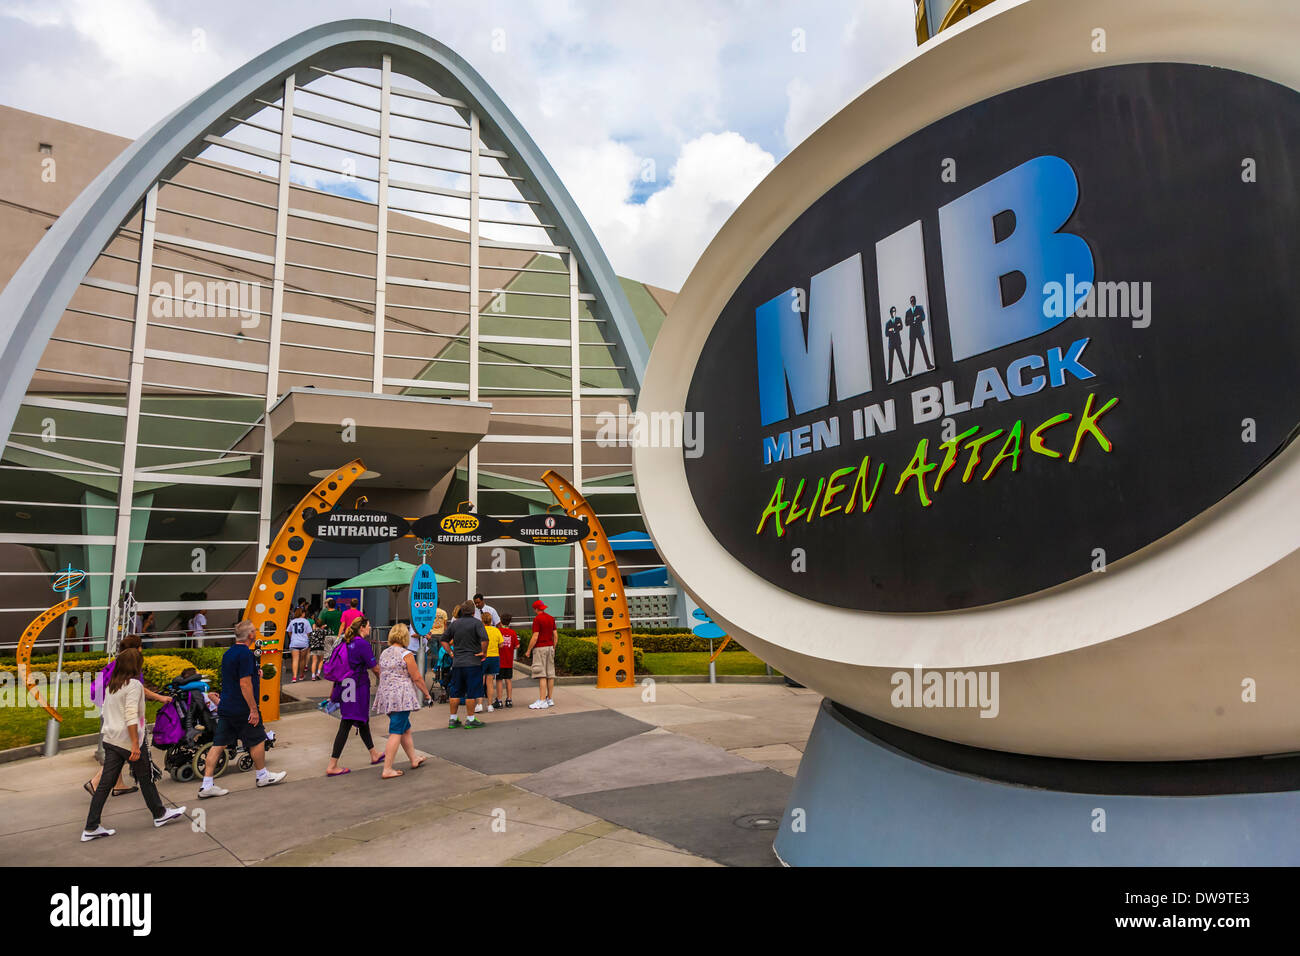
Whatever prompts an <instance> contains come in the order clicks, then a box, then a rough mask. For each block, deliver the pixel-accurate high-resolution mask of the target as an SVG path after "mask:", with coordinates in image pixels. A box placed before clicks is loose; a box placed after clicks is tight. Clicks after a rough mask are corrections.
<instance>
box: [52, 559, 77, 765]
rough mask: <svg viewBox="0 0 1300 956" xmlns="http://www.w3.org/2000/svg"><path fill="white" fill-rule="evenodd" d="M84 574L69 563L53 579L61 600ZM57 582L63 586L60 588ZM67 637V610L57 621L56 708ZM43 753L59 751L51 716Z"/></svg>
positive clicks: (60, 695)
mask: <svg viewBox="0 0 1300 956" xmlns="http://www.w3.org/2000/svg"><path fill="white" fill-rule="evenodd" d="M84 577H85V575H84V574H83V573H82V572H81V571H74V570H73V568H72V565H71V564H69V565H68V566H67V567H66V568H64V569H63V570H62V571H61V572H59V575H58V577H56V578H55V580H54V591H55V592H58V591H62V592H63V600H64V601H65V602H66V601H67V600H68V598H70V597H71V596H72V589H73V588H74V587H76V586H77V585H79V584H80V583H81V580H82V578H84ZM59 584H62V585H63V587H62V588H60V587H59ZM67 638H68V612H67V611H66V610H65V611H64V612H63V617H62V619H61V620H60V621H59V656H58V663H57V664H56V665H55V668H54V694H53V695H52V696H53V698H54V703H53V705H52V706H53V707H54V709H55V710H58V709H59V708H60V707H62V706H63V650H64V645H65V644H66V643H67ZM43 752H44V754H45V756H47V757H53V756H54V755H55V754H57V753H58V752H59V722H58V721H57V720H55V719H54V718H53V717H51V718H50V719H49V720H47V721H46V722H45V749H44V751H43Z"/></svg>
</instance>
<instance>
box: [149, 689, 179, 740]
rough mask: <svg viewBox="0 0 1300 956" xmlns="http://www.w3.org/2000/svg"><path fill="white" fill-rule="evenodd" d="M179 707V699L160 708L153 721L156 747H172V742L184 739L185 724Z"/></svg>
mask: <svg viewBox="0 0 1300 956" xmlns="http://www.w3.org/2000/svg"><path fill="white" fill-rule="evenodd" d="M179 708H180V701H179V700H176V701H173V702H172V703H170V704H167V705H165V706H163V707H160V708H158V713H157V715H156V716H155V717H154V722H153V745H154V746H155V747H163V748H166V747H170V746H171V745H172V744H177V743H180V742H181V740H183V739H184V737H185V725H184V723H183V722H182V721H181V716H180V713H179V712H178V710H179Z"/></svg>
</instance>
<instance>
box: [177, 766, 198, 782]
mask: <svg viewBox="0 0 1300 956" xmlns="http://www.w3.org/2000/svg"><path fill="white" fill-rule="evenodd" d="M172 779H173V780H175V781H176V782H177V783H189V782H190V781H191V780H193V779H194V767H193V766H191V765H190V764H187V763H183V764H181V765H180V766H179V767H173V768H172Z"/></svg>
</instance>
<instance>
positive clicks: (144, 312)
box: [104, 183, 158, 652]
mask: <svg viewBox="0 0 1300 956" xmlns="http://www.w3.org/2000/svg"><path fill="white" fill-rule="evenodd" d="M141 218H142V222H141V226H140V263H139V268H138V271H137V273H136V289H135V324H134V326H133V328H132V333H131V371H130V382H129V384H128V385H127V393H126V432H125V434H124V435H123V441H122V478H121V481H120V482H119V484H118V492H117V533H116V535H115V537H114V541H113V577H112V578H111V580H110V584H109V591H108V593H109V600H110V602H111V603H110V605H109V606H110V610H109V613H108V629H107V630H106V631H105V638H104V640H105V647H104V649H105V650H107V651H110V652H111V651H113V650H115V649H116V648H113V647H109V646H108V645H109V642H110V641H111V640H112V637H111V635H113V634H114V633H116V629H117V623H118V622H117V615H118V613H119V611H118V603H117V595H118V592H119V591H121V589H122V582H123V581H125V580H126V567H127V559H128V557H129V556H130V552H131V506H132V503H133V502H134V500H135V456H136V448H137V447H138V445H139V441H140V407H141V403H142V395H143V392H144V348H145V337H146V334H147V333H148V330H149V289H150V287H151V286H152V285H153V245H154V233H155V231H156V227H157V218H158V184H157V183H155V184H154V185H153V186H151V187H149V191H148V192H147V193H145V197H144V208H143V210H142V213H141ZM126 624H127V627H129V626H130V622H129V621H128V622H126ZM123 633H125V629H124V630H123Z"/></svg>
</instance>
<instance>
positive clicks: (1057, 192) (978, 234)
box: [755, 156, 1094, 462]
mask: <svg viewBox="0 0 1300 956" xmlns="http://www.w3.org/2000/svg"><path fill="white" fill-rule="evenodd" d="M1078 198H1079V184H1078V180H1077V179H1076V177H1075V174H1074V170H1073V169H1072V168H1071V167H1070V164H1069V163H1067V162H1066V161H1065V160H1063V159H1061V158H1060V157H1057V156H1039V157H1037V158H1035V159H1031V160H1029V161H1028V162H1026V163H1023V164H1021V165H1019V166H1017V167H1015V168H1014V169H1011V170H1009V171H1008V172H1006V173H1003V174H1002V175H1001V176H998V177H996V178H995V179H992V180H990V181H989V182H987V183H984V184H983V185H981V186H978V187H976V188H975V189H973V190H971V191H970V192H968V193H966V194H965V195H964V196H961V197H959V198H957V199H954V200H953V201H952V202H949V203H947V204H946V205H944V206H941V207H940V208H939V209H938V227H939V246H940V249H941V251H942V259H943V269H942V271H943V291H944V300H945V303H946V306H947V328H948V340H949V343H950V346H951V360H952V361H953V362H961V361H963V360H965V359H968V358H971V357H972V356H975V355H980V354H982V353H984V352H989V351H992V350H994V349H998V348H1001V347H1003V346H1005V345H1010V344H1011V343H1013V342H1018V341H1021V340H1022V339H1027V338H1031V337H1033V336H1035V335H1039V334H1040V333H1042V332H1046V331H1048V330H1049V329H1051V328H1054V327H1055V326H1057V325H1059V324H1061V323H1062V322H1064V321H1066V320H1067V319H1068V318H1070V316H1071V315H1072V314H1073V312H1072V311H1066V310H1063V309H1056V310H1049V309H1045V308H1044V307H1043V300H1042V299H1041V298H1040V297H1039V296H1038V295H1037V294H1036V293H1037V292H1038V290H1040V289H1044V288H1049V287H1050V285H1049V284H1051V283H1061V284H1064V283H1066V282H1067V281H1068V282H1069V283H1070V284H1071V288H1072V289H1086V288H1088V287H1090V286H1091V283H1092V280H1093V277H1094V268H1093V257H1092V251H1091V250H1090V249H1089V247H1088V244H1087V242H1085V241H1084V240H1083V239H1082V238H1081V237H1080V236H1077V235H1074V234H1073V233H1069V232H1062V231H1060V230H1061V228H1062V227H1063V226H1064V225H1065V223H1066V222H1067V221H1068V220H1069V218H1070V216H1071V214H1072V213H1073V212H1074V208H1075V205H1076V203H1077V202H1078ZM924 228H925V227H924V225H923V222H922V220H920V219H918V220H916V221H915V222H913V223H911V224H909V225H907V226H905V227H903V228H902V229H900V230H898V231H897V232H894V233H893V234H891V235H889V236H886V237H884V238H883V239H881V240H879V241H878V242H877V243H876V244H875V259H876V269H875V272H876V275H875V280H876V281H875V290H874V291H875V298H876V316H877V322H878V323H879V331H880V334H879V343H880V350H879V359H878V364H875V365H874V366H873V362H872V356H871V347H870V339H869V335H868V322H869V319H868V312H867V286H866V276H865V274H864V267H863V261H862V254H861V253H856V254H854V255H852V256H850V257H848V258H847V259H844V260H843V261H841V262H838V263H835V264H834V265H832V266H830V267H829V268H827V269H825V270H823V271H822V272H819V273H817V274H816V275H814V276H812V278H811V282H810V283H809V286H808V289H809V291H808V296H807V301H806V310H807V316H806V322H805V316H804V305H805V303H804V297H803V296H802V295H801V294H800V292H799V290H798V288H792V289H790V290H788V291H786V292H783V293H781V294H780V295H778V296H775V297H774V298H772V299H770V300H769V301H767V302H765V303H764V304H763V305H760V306H759V307H758V309H757V310H756V312H755V330H756V334H757V345H758V386H759V388H758V391H759V415H760V420H761V422H762V424H763V426H765V427H766V426H769V425H773V424H776V423H777V422H781V421H784V420H786V419H788V418H791V417H793V416H796V415H804V414H807V413H809V412H814V411H816V410H818V409H820V408H824V407H826V406H827V405H829V404H830V401H831V383H832V381H833V382H834V386H835V392H834V394H835V398H836V400H837V401H841V402H843V401H845V400H847V399H851V398H855V397H859V396H865V395H870V393H871V392H872V391H873V389H874V388H875V385H876V378H875V375H874V374H873V372H874V371H875V370H878V372H879V374H880V376H882V377H883V382H884V384H886V385H892V384H894V383H897V382H900V381H904V380H907V379H911V378H915V377H918V376H924V375H928V374H929V373H930V372H933V371H934V370H935V369H936V368H937V367H938V365H939V359H940V357H939V356H938V355H937V354H936V351H935V345H934V337H933V310H932V309H931V297H930V295H929V294H928V290H929V269H928V267H927V263H926V259H925V247H924ZM1067 277H1069V278H1068V280H1067ZM1026 293H1029V294H1026ZM1085 294H1086V293H1085ZM1071 304H1073V303H1071ZM892 401H893V400H892V399H890V400H888V403H882V404H878V405H877V404H868V405H867V406H866V409H865V411H863V412H861V415H862V417H861V418H860V419H859V421H863V422H873V423H876V424H880V425H883V424H885V423H887V422H888V423H890V424H891V425H892V422H893V419H894V412H893V405H892ZM805 429H806V432H805ZM855 431H857V428H856V427H855ZM796 433H798V434H796ZM804 434H807V435H808V436H809V440H808V445H807V447H810V448H811V447H812V446H813V445H816V446H817V447H819V448H820V447H827V446H833V445H837V444H839V441H840V434H839V424H838V418H832V419H827V420H826V421H825V422H814V423H811V424H810V425H808V426H805V428H804V429H795V430H792V431H791V432H790V433H783V434H782V435H779V436H774V437H773V438H771V439H768V440H765V443H764V446H765V449H767V450H766V451H765V454H764V458H765V462H769V461H771V460H774V457H785V455H782V454H780V452H781V450H782V448H783V446H784V447H785V448H790V449H791V450H793V448H794V447H795V446H797V445H798V446H802V445H803V444H804V441H803V439H804Z"/></svg>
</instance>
